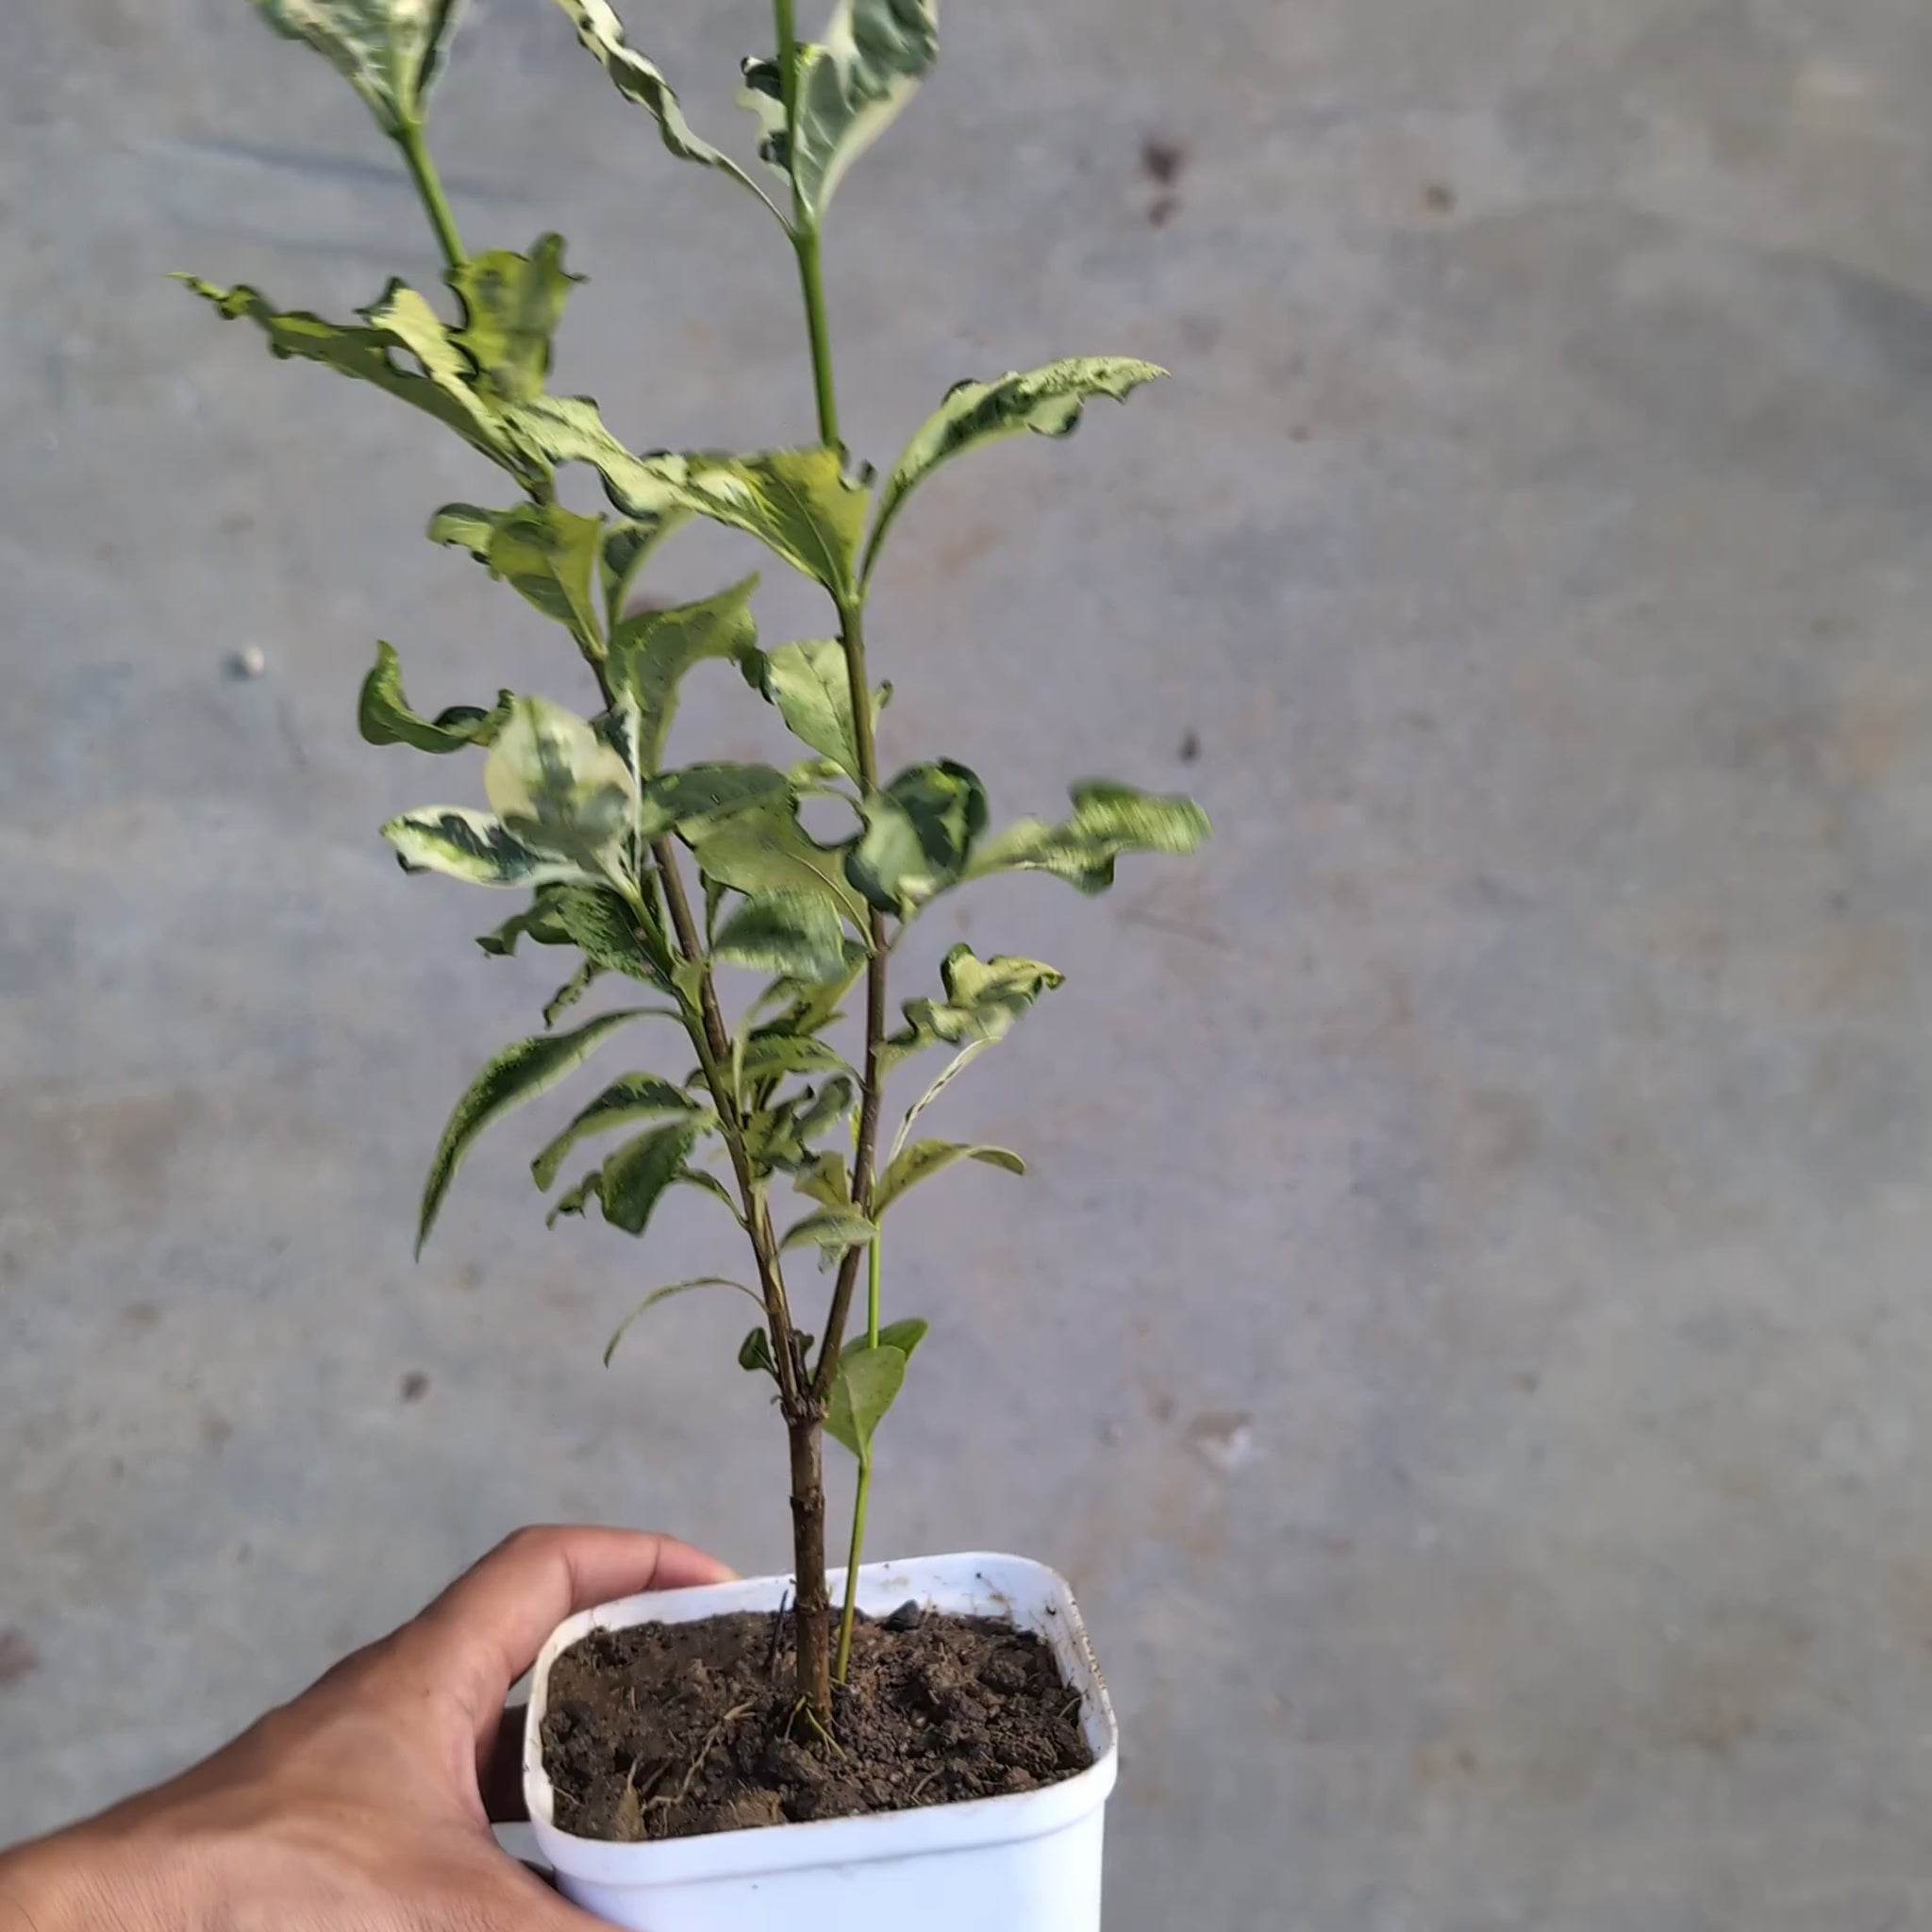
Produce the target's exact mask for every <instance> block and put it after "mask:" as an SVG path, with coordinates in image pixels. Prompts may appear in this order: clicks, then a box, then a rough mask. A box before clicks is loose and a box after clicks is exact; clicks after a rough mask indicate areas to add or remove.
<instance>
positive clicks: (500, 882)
mask: <svg viewBox="0 0 1932 1932" xmlns="http://www.w3.org/2000/svg"><path fill="white" fill-rule="evenodd" d="M382 836H383V837H384V838H385V839H387V840H388V841H389V842H390V843H391V845H393V846H394V847H395V849H396V857H397V858H398V859H400V860H401V861H402V866H403V870H404V871H405V872H440V873H442V874H445V875H446V876H447V877H449V878H453V879H465V880H467V881H468V882H469V883H470V884H471V885H473V886H541V885H545V884H548V883H551V882H553V881H557V880H563V879H582V878H583V877H584V876H585V873H584V870H583V868H582V867H581V866H579V865H578V864H576V863H575V861H574V860H572V859H568V858H562V857H561V856H559V855H558V854H557V853H555V852H540V851H538V850H537V849H536V848H535V847H534V846H530V845H526V844H525V843H524V841H522V840H521V839H519V838H518V837H517V836H516V835H515V834H514V833H513V832H512V831H510V829H509V827H508V825H506V824H504V822H503V821H502V820H501V819H500V818H496V817H494V816H492V815H491V813H489V812H487V811H470V810H467V809H465V808H463V807H462V806H459V805H430V806H425V807H424V808H422V809H421V810H420V811H406V812H404V813H403V814H402V815H401V816H400V817H397V818H392V819H391V820H390V822H389V823H388V824H386V825H384V826H383V828H382Z"/></svg>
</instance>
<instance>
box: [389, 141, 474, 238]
mask: <svg viewBox="0 0 1932 1932" xmlns="http://www.w3.org/2000/svg"><path fill="white" fill-rule="evenodd" d="M395 143H396V145H397V146H398V147H399V148H401V149H402V151H403V159H404V160H405V161H407V162H408V167H409V178H410V179H411V180H412V181H414V182H415V184H416V192H417V193H418V194H419V195H421V196H422V198H423V208H424V211H425V213H426V214H427V215H428V217H429V225H430V226H431V227H432V228H434V229H435V230H436V239H437V241H438V242H441V244H442V258H443V260H444V262H445V263H446V264H447V265H448V267H449V270H450V272H451V273H452V274H454V273H455V272H456V271H457V270H458V269H459V268H461V267H462V266H463V264H464V263H465V262H467V261H468V260H469V257H468V256H467V255H466V254H465V253H464V252H463V238H462V237H461V236H460V235H459V234H458V233H457V218H456V216H455V214H454V213H453V212H452V211H451V209H450V205H449V196H448V195H446V194H445V193H444V192H442V177H441V175H438V173H437V172H436V163H435V162H434V161H433V160H432V159H431V158H430V157H429V147H428V143H427V142H425V140H424V139H423V124H422V123H421V122H420V121H405V122H404V123H403V124H402V125H401V126H400V127H398V128H397V129H396V132H395Z"/></svg>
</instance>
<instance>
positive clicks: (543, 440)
mask: <svg viewBox="0 0 1932 1932" xmlns="http://www.w3.org/2000/svg"><path fill="white" fill-rule="evenodd" d="M504 423H505V425H506V433H507V434H508V436H509V438H510V439H511V441H513V442H514V444H515V445H516V447H517V448H518V449H519V450H520V451H521V452H523V454H524V456H525V459H526V460H528V461H529V462H530V463H532V464H533V465H534V466H535V467H536V468H538V469H539V470H541V471H547V470H548V469H549V468H550V467H551V466H553V465H555V464H558V463H588V464H590V465H591V468H592V469H594V470H595V471H596V472H597V475H598V476H599V478H600V479H601V480H602V482H603V485H604V493H605V495H606V496H608V498H609V499H610V501H611V502H612V503H613V504H614V505H615V506H616V507H617V508H619V509H620V510H622V511H623V512H624V514H625V516H627V517H632V518H635V519H636V520H637V521H638V522H639V523H640V524H642V525H645V526H647V527H655V526H656V525H658V524H659V523H660V522H661V521H662V520H663V519H664V518H665V517H667V516H670V515H674V514H683V515H691V514H693V513H694V511H693V508H692V506H691V505H690V504H688V503H686V502H685V501H684V500H683V498H682V495H681V493H680V491H679V489H678V487H677V486H675V484H674V483H673V481H672V478H671V473H672V471H673V470H676V466H678V465H680V464H681V463H682V461H683V458H677V457H662V456H655V457H640V456H633V455H632V454H631V452H630V451H629V450H627V449H625V446H624V445H623V443H621V442H619V441H618V440H617V439H616V437H614V436H613V435H611V433H610V431H609V430H608V429H607V428H606V427H605V426H604V419H603V417H602V416H600V415H599V414H598V413H597V405H596V404H595V402H593V401H592V400H591V397H589V396H552V395H541V396H532V397H530V399H529V400H528V401H527V402H523V403H516V404H513V405H511V406H509V407H508V408H506V409H505V410H504ZM676 474H678V475H681V474H682V472H681V470H676Z"/></svg>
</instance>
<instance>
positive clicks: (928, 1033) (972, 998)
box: [886, 941, 1066, 1065]
mask: <svg viewBox="0 0 1932 1932" xmlns="http://www.w3.org/2000/svg"><path fill="white" fill-rule="evenodd" d="M940 978H941V981H942V982H943V983H944V986H945V989H946V996H945V998H944V999H943V1000H924V999H922V1000H908V1001H907V1002H906V1005H905V1008H904V1010H905V1014H906V1022H907V1024H906V1025H905V1026H904V1027H902V1028H901V1029H900V1031H898V1032H897V1033H894V1034H892V1035H891V1038H890V1039H889V1040H888V1041H887V1042H886V1049H887V1051H886V1058H887V1061H888V1063H889V1064H892V1065H896V1064H897V1063H898V1061H900V1060H902V1059H904V1058H906V1057H907V1056H908V1054H914V1053H917V1052H918V1051H919V1050H920V1049H921V1048H922V1047H926V1046H932V1045H934V1044H937V1043H941V1042H942V1043H944V1044H945V1045H948V1046H960V1045H963V1044H965V1043H966V1042H967V1041H975V1040H983V1041H992V1040H1000V1039H1003V1038H1004V1037H1005V1035H1006V1034H1007V1032H1008V1029H1009V1028H1010V1027H1011V1025H1012V1024H1013V1022H1014V1021H1015V1020H1017V1019H1018V1018H1019V1017H1020V1016H1021V1014H1023V1013H1024V1011H1025V1010H1026V1008H1028V1007H1030V1006H1031V1005H1032V1004H1033V1002H1034V1001H1035V1000H1037V999H1038V998H1039V997H1040V995H1041V993H1043V992H1051V991H1054V989H1055V988H1056V987H1058V986H1060V985H1063V984H1064V983H1065V979H1066V975H1065V974H1062V973H1057V972H1055V970H1054V969H1053V968H1052V967H1051V966H1048V965H1045V964H1044V963H1043V962H1041V960H1039V959H1022V958H1015V957H1014V956H1012V955H1011V954H1006V953H1002V954H998V955H996V956H995V957H994V958H991V959H984V960H983V959H980V958H976V957H975V956H974V951H973V948H972V947H971V946H969V945H967V944H965V943H964V942H963V941H962V942H961V943H960V944H958V945H957V946H955V947H954V948H953V949H952V951H951V952H949V953H948V954H947V955H946V957H945V958H943V959H942V960H941V962H940Z"/></svg>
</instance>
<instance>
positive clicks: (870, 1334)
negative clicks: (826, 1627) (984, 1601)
mask: <svg viewBox="0 0 1932 1932" xmlns="http://www.w3.org/2000/svg"><path fill="white" fill-rule="evenodd" d="M865 1345H866V1347H868V1348H876V1347H877V1346H878V1345H879V1237H878V1236H877V1235H876V1234H875V1235H874V1236H873V1238H872V1245H871V1246H870V1247H869V1248H868V1249H867V1250H866V1262H865ZM871 1501H872V1444H871V1443H870V1442H867V1444H866V1446H865V1447H864V1448H863V1449H862V1450H860V1451H859V1455H858V1488H857V1489H856V1490H855V1491H854V1492H853V1496H852V1551H851V1554H850V1555H849V1556H848V1557H846V1559H845V1607H844V1610H843V1612H842V1613H841V1616H840V1618H839V1648H838V1652H837V1654H836V1655H835V1656H834V1657H833V1659H832V1676H833V1679H834V1681H835V1682H837V1683H841V1684H842V1683H843V1682H844V1681H845V1679H846V1677H847V1676H848V1675H849V1674H850V1673H851V1670H852V1626H853V1624H855V1623H857V1622H858V1566H859V1565H860V1564H861V1563H862V1562H863V1561H864V1560H865V1515H866V1508H867V1506H868V1505H869V1504H870V1503H871Z"/></svg>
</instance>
